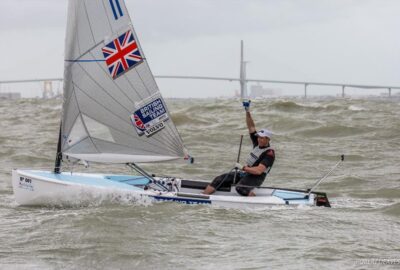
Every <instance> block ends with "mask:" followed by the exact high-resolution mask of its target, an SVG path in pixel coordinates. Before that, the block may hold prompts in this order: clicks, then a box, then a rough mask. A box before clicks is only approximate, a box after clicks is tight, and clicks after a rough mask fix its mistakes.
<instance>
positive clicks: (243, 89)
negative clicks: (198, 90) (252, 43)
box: [0, 41, 400, 98]
mask: <svg viewBox="0 0 400 270" xmlns="http://www.w3.org/2000/svg"><path fill="white" fill-rule="evenodd" d="M240 56H241V57H240V73H239V77H237V78H233V77H232V78H229V77H212V76H179V75H155V76H154V77H155V78H156V79H185V80H189V79H190V80H215V81H229V82H239V84H240V96H241V98H247V97H248V92H247V84H248V83H249V82H256V83H269V84H286V85H302V86H303V88H304V97H307V89H308V87H310V86H325V87H327V86H329V87H338V88H340V89H341V92H342V97H345V90H346V88H358V89H377V90H378V89H380V90H382V89H384V90H387V91H388V96H389V97H390V96H392V90H400V86H393V85H364V84H352V83H349V84H346V83H327V82H312V81H285V80H268V79H252V78H247V74H246V61H244V56H243V41H241V50H240ZM62 81H63V79H62V78H41V79H26V80H5V81H0V85H4V84H14V83H34V82H42V83H43V95H42V96H43V97H51V96H52V95H54V93H53V90H52V82H62Z"/></svg>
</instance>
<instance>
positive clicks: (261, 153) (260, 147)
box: [203, 100, 275, 196]
mask: <svg viewBox="0 0 400 270" xmlns="http://www.w3.org/2000/svg"><path fill="white" fill-rule="evenodd" d="M243 107H244V109H245V111H246V124H247V128H248V130H249V134H250V139H251V141H252V142H253V150H252V151H251V152H250V155H249V157H248V159H247V161H246V165H245V166H242V165H240V164H239V163H236V165H235V169H237V170H238V171H237V172H236V173H235V172H230V173H228V174H222V175H219V176H217V177H216V178H215V179H214V180H213V181H212V182H211V184H209V185H208V186H207V187H206V189H205V190H204V191H203V194H212V193H214V192H215V191H216V190H217V189H218V188H220V187H230V186H231V185H232V184H236V191H237V192H238V193H239V194H240V195H242V196H255V195H256V194H255V193H254V191H253V190H254V188H255V187H259V186H261V184H262V183H263V182H264V179H265V177H266V176H267V174H268V173H269V171H270V170H271V167H272V165H273V164H274V160H275V151H274V149H272V148H271V146H270V140H271V137H272V132H271V131H269V130H268V129H261V130H260V131H258V132H257V131H256V127H255V124H254V121H253V118H252V117H251V114H250V100H249V101H244V102H243ZM234 182H235V183H234Z"/></svg>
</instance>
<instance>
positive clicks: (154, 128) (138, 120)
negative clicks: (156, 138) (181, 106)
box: [131, 98, 169, 137]
mask: <svg viewBox="0 0 400 270" xmlns="http://www.w3.org/2000/svg"><path fill="white" fill-rule="evenodd" d="M168 119H169V117H168V114H167V110H166V109H165V106H164V103H163V101H162V100H161V98H157V99H155V100H154V101H152V102H150V103H148V104H146V105H144V106H142V107H140V108H139V109H137V110H136V111H135V112H134V113H133V114H132V115H131V121H132V124H133V125H134V126H135V128H136V131H137V133H138V135H139V136H142V135H143V134H146V136H147V137H149V136H151V135H153V134H154V133H156V132H158V131H160V130H161V129H163V128H164V127H165V125H164V122H165V121H167V120H168Z"/></svg>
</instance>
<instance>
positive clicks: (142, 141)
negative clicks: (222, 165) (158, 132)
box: [74, 84, 176, 152]
mask: <svg viewBox="0 0 400 270" xmlns="http://www.w3.org/2000/svg"><path fill="white" fill-rule="evenodd" d="M74 86H75V87H76V88H77V89H79V90H80V91H81V92H82V93H84V94H85V95H86V96H87V97H88V98H90V99H91V100H93V101H94V102H95V103H97V104H98V105H99V106H101V107H102V108H104V109H105V110H106V111H108V112H109V113H111V114H112V115H114V116H115V117H117V118H119V119H121V120H122V121H123V122H124V123H129V126H131V125H132V124H131V123H130V122H127V121H126V120H125V119H124V118H121V117H120V116H119V115H117V114H115V113H114V112H112V111H110V110H109V109H108V108H107V107H105V106H103V105H102V104H101V103H99V102H98V101H97V100H95V99H94V98H92V97H91V96H90V95H89V94H88V93H86V92H85V91H84V90H83V89H81V88H80V87H79V86H77V85H76V84H74ZM95 120H96V119H95ZM96 121H97V120H96ZM99 122H100V121H99ZM102 124H104V123H102ZM106 126H107V125H106ZM113 128H114V127H113ZM114 129H115V130H117V131H119V132H121V133H122V134H125V135H127V136H129V137H130V138H133V139H136V138H135V137H133V136H132V134H127V133H126V132H124V131H122V130H119V129H118V128H114ZM136 140H137V139H136ZM154 140H155V141H157V142H159V143H160V145H161V146H165V143H163V142H161V141H159V140H158V139H155V138H154ZM139 142H141V143H147V144H149V145H152V146H155V147H160V148H161V149H167V150H171V151H172V152H175V151H176V150H175V149H173V148H170V147H166V148H164V147H161V146H160V145H157V144H153V143H151V142H148V141H144V140H139Z"/></svg>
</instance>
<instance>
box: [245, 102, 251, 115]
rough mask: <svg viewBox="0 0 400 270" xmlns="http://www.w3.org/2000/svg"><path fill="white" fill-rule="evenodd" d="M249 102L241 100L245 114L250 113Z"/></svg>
mask: <svg viewBox="0 0 400 270" xmlns="http://www.w3.org/2000/svg"><path fill="white" fill-rule="evenodd" d="M250 103H251V100H243V107H244V110H245V111H246V112H248V111H250Z"/></svg>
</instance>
